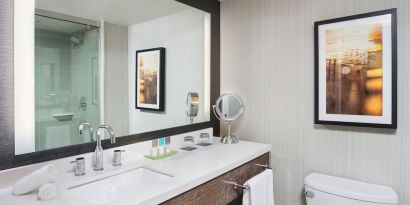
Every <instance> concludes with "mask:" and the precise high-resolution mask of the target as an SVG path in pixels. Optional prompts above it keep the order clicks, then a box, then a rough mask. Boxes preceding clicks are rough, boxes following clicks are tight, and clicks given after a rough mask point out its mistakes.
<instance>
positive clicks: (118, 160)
mask: <svg viewBox="0 0 410 205" xmlns="http://www.w3.org/2000/svg"><path fill="white" fill-rule="evenodd" d="M123 152H125V150H119V149H116V150H114V157H113V159H112V165H113V166H114V167H117V166H121V165H122V156H121V155H122V154H121V153H123Z"/></svg>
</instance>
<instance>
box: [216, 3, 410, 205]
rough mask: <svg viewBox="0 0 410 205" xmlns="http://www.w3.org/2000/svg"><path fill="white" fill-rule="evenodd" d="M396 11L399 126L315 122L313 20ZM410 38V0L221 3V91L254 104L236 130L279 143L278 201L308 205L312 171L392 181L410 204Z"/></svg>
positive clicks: (403, 202) (274, 152)
mask: <svg viewBox="0 0 410 205" xmlns="http://www.w3.org/2000/svg"><path fill="white" fill-rule="evenodd" d="M388 8H398V32H399V33H398V129H397V131H389V130H384V129H372V128H353V127H344V126H315V125H314V123H313V116H314V110H313V109H314V105H313V103H314V102H313V100H314V96H313V95H314V89H313V83H314V73H313V72H314V49H313V46H314V43H313V37H314V35H313V22H315V21H318V20H325V19H329V18H335V17H342V16H347V15H353V14H359V13H366V12H371V11H377V10H382V9H388ZM409 35H410V1H408V0H252V1H249V0H223V1H222V2H221V43H222V44H221V92H222V93H223V92H228V91H229V92H236V93H238V94H239V95H241V96H242V97H243V98H244V100H245V103H246V105H247V110H246V113H245V116H244V117H243V119H242V120H241V121H240V122H238V123H235V127H234V132H235V133H236V134H237V135H238V136H240V138H242V139H246V140H251V141H257V142H263V143H270V144H271V145H272V160H273V161H272V163H273V166H275V167H277V168H278V169H277V172H276V173H275V194H276V196H275V199H276V203H277V204H280V205H301V204H304V203H305V202H304V199H303V198H304V196H303V195H302V190H303V180H304V177H305V176H306V175H307V174H309V173H311V172H321V173H325V174H333V175H338V176H344V177H349V178H353V179H358V180H363V181H368V182H373V183H377V184H383V185H388V186H391V187H392V188H393V189H394V190H395V191H396V192H397V193H398V195H399V199H400V204H401V205H406V204H410V149H409V147H410V138H409V133H410V132H409V128H410V121H409V116H410V113H409V108H410V107H409V97H410V95H409V94H410V90H409V83H408V82H409V80H408V79H409V78H410V72H409V66H410V58H409V56H410V40H409ZM222 132H223V131H222Z"/></svg>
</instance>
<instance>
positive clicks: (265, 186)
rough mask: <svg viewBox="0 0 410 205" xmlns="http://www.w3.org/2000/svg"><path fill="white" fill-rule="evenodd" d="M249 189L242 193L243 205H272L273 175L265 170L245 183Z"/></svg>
mask: <svg viewBox="0 0 410 205" xmlns="http://www.w3.org/2000/svg"><path fill="white" fill-rule="evenodd" d="M245 185H246V186H248V187H249V189H247V190H245V191H244V193H243V198H242V204H243V205H274V198H273V173H272V170H271V169H267V170H265V171H263V172H262V173H260V174H258V175H256V176H254V177H252V178H251V179H249V180H248V181H246V182H245Z"/></svg>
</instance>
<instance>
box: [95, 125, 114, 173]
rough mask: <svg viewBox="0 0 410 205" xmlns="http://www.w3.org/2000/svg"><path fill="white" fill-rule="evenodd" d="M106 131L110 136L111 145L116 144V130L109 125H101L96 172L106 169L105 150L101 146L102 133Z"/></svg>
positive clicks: (96, 156)
mask: <svg viewBox="0 0 410 205" xmlns="http://www.w3.org/2000/svg"><path fill="white" fill-rule="evenodd" d="M104 130H106V131H107V132H108V133H109V134H110V139H111V144H114V143H115V135H114V130H113V129H112V128H111V127H110V126H108V125H101V126H100V127H98V129H97V139H96V140H97V146H96V147H95V160H94V170H95V171H101V170H103V169H104V155H103V151H104V149H103V148H102V146H101V138H102V136H101V135H102V134H103V133H102V131H104Z"/></svg>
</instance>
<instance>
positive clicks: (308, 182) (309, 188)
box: [305, 173, 399, 205]
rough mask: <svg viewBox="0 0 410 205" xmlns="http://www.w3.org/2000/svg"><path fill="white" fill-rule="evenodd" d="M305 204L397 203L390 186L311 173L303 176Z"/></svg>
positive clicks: (370, 204)
mask: <svg viewBox="0 0 410 205" xmlns="http://www.w3.org/2000/svg"><path fill="white" fill-rule="evenodd" d="M305 196H306V202H307V205H378V204H384V205H386V204H398V202H399V200H398V197H397V194H396V193H395V192H394V191H393V189H392V188H390V187H386V186H380V185H375V184H369V183H365V182H360V181H354V180H351V179H345V178H340V177H334V176H328V175H324V174H318V173H313V174H310V175H308V176H307V177H306V178H305Z"/></svg>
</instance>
